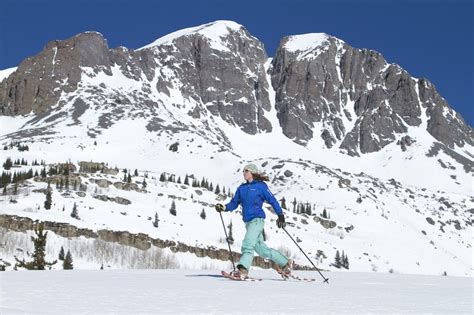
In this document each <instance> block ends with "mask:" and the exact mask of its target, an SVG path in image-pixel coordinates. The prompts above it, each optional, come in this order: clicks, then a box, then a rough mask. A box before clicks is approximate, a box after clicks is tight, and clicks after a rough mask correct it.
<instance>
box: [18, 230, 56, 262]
mask: <svg viewBox="0 0 474 315" xmlns="http://www.w3.org/2000/svg"><path fill="white" fill-rule="evenodd" d="M35 236H36V237H34V236H32V237H31V241H32V242H33V245H34V251H33V254H30V253H27V254H28V256H31V258H32V259H33V260H32V261H29V262H25V260H24V259H22V260H19V259H18V258H17V257H16V256H15V260H16V261H17V263H16V264H15V268H17V267H20V268H26V269H28V270H45V268H46V267H49V269H51V266H52V265H54V264H55V263H56V262H57V260H55V261H53V262H47V261H46V260H45V256H46V253H45V248H46V238H47V236H48V232H44V223H43V222H41V223H38V224H37V225H36V226H35Z"/></svg>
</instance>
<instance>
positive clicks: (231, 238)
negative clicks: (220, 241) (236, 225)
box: [227, 221, 234, 245]
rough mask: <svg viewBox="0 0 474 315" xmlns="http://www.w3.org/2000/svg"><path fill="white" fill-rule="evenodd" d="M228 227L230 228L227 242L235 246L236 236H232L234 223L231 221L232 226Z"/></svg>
mask: <svg viewBox="0 0 474 315" xmlns="http://www.w3.org/2000/svg"><path fill="white" fill-rule="evenodd" d="M227 227H228V228H229V236H228V237H227V240H228V241H229V243H230V244H231V245H232V244H234V236H233V235H232V221H230V224H229V225H228V226H227Z"/></svg>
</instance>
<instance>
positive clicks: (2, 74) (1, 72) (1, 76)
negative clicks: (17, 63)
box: [0, 67, 18, 81]
mask: <svg viewBox="0 0 474 315" xmlns="http://www.w3.org/2000/svg"><path fill="white" fill-rule="evenodd" d="M17 68H18V67H12V68H8V69H3V70H0V81H2V80H3V79H5V78H8V76H9V75H10V74H12V73H13V72H15V71H16V69H17Z"/></svg>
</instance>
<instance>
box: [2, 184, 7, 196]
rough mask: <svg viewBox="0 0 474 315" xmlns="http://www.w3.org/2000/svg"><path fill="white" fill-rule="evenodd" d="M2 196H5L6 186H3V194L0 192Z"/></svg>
mask: <svg viewBox="0 0 474 315" xmlns="http://www.w3.org/2000/svg"><path fill="white" fill-rule="evenodd" d="M2 193H3V194H4V195H6V194H7V186H3V192H2Z"/></svg>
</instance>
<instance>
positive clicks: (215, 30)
mask: <svg viewBox="0 0 474 315" xmlns="http://www.w3.org/2000/svg"><path fill="white" fill-rule="evenodd" d="M241 28H243V26H242V25H240V24H238V23H236V22H233V21H226V20H218V21H215V22H211V23H207V24H203V25H199V26H194V27H189V28H185V29H182V30H179V31H176V32H173V33H170V34H167V35H165V36H163V37H160V38H158V39H157V40H155V41H154V42H152V43H150V44H148V45H146V46H143V47H141V48H138V49H137V50H142V49H145V48H151V47H156V46H161V45H166V44H171V43H172V42H173V41H174V40H175V39H177V38H179V37H182V36H189V35H193V34H199V35H202V36H204V37H206V38H207V39H209V40H210V42H211V44H214V45H213V46H212V47H213V48H215V49H219V50H227V48H226V47H224V46H222V45H219V42H220V41H221V37H224V36H226V35H228V34H229V30H233V31H239V30H240V29H241Z"/></svg>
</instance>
